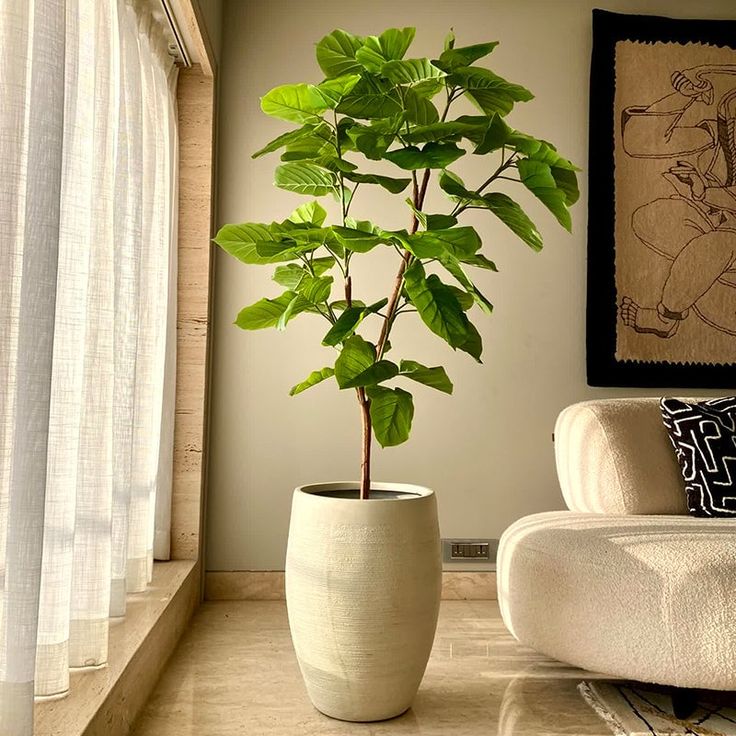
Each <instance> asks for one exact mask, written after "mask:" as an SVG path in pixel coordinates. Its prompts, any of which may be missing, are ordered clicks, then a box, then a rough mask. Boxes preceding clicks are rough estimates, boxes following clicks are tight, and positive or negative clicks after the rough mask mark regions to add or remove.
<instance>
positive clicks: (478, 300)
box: [215, 28, 578, 498]
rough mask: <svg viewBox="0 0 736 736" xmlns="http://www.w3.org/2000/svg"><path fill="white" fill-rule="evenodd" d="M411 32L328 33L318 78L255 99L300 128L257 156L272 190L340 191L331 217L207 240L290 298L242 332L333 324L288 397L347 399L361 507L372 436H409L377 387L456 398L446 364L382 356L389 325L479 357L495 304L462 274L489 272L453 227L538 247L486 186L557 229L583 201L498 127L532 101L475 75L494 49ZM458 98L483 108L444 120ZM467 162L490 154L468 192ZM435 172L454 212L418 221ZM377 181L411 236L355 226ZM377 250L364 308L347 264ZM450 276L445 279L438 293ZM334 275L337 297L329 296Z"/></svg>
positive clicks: (569, 174) (405, 400) (249, 311)
mask: <svg viewBox="0 0 736 736" xmlns="http://www.w3.org/2000/svg"><path fill="white" fill-rule="evenodd" d="M414 33H415V29H414V28H402V29H398V28H391V29H389V30H386V31H384V32H383V33H381V35H380V36H367V37H365V38H364V37H360V36H356V35H353V34H350V33H347V32H346V31H342V30H335V31H333V32H332V33H330V34H328V35H327V36H325V37H324V38H323V39H322V40H321V41H320V42H319V43H318V44H317V62H318V63H319V66H320V68H321V69H322V72H323V73H324V75H325V79H324V80H323V81H322V82H320V83H319V84H307V83H300V84H286V85H283V86H280V87H276V88H275V89H272V90H271V91H270V92H268V93H267V94H266V95H265V97H263V98H262V100H261V108H262V110H263V112H265V113H266V114H267V115H271V116H273V117H276V118H280V119H281V120H285V121H287V122H289V123H292V124H294V125H295V126H296V127H295V128H294V129H293V130H290V131H289V132H287V133H284V134H283V135H280V136H278V137H277V138H275V139H274V140H272V141H271V142H270V143H268V144H267V145H266V146H264V147H263V148H262V149H261V150H260V151H257V152H256V153H255V154H253V156H254V158H255V157H258V156H263V155H264V154H267V153H273V152H276V151H282V153H281V161H282V163H281V164H280V165H279V166H277V167H276V171H275V184H276V186H278V187H280V188H282V189H285V190H287V191H290V192H296V193H298V194H302V195H305V196H308V197H310V198H313V197H317V198H319V197H326V196H331V197H334V198H335V199H336V200H337V201H338V202H339V206H340V217H339V221H338V222H337V223H334V224H327V223H326V220H327V212H326V211H325V209H324V208H323V207H322V206H321V205H320V204H319V202H318V201H316V200H312V201H309V202H307V203H305V204H303V205H301V206H300V207H298V208H297V209H296V210H295V211H294V212H292V213H291V215H289V217H287V218H286V219H285V220H284V221H283V222H273V223H271V224H261V223H245V224H239V225H225V226H224V227H223V228H222V229H221V230H220V231H219V233H218V234H217V237H216V238H215V242H216V243H217V244H218V245H219V246H220V247H221V248H223V249H224V250H225V251H227V252H228V253H229V254H231V255H232V256H234V257H235V258H237V259H239V260H240V261H243V262H244V263H247V264H257V265H272V264H278V265H276V266H275V271H274V274H273V280H274V281H275V282H276V283H277V284H279V285H280V286H281V287H283V288H284V289H285V291H283V293H282V294H281V295H279V296H277V297H275V298H264V299H261V300H259V301H257V302H256V303H255V304H252V305H250V306H248V307H245V308H244V309H243V310H242V311H241V312H240V314H239V315H238V317H237V320H236V322H235V323H236V324H237V325H238V326H239V327H241V328H243V329H245V330H258V329H263V328H266V327H275V328H277V329H279V330H283V329H285V328H286V326H287V325H288V324H289V322H291V320H293V319H294V318H295V317H297V315H300V314H313V315H317V316H318V317H320V318H322V319H324V320H326V321H327V322H329V329H328V330H327V332H326V334H325V336H324V339H323V340H322V344H323V345H326V346H331V347H333V348H335V349H336V351H337V358H336V360H335V362H334V364H333V365H330V366H326V367H324V368H321V369H320V370H316V371H314V372H313V373H310V374H309V375H308V376H307V377H306V378H305V379H304V380H303V381H302V382H301V383H298V384H296V385H295V386H294V387H293V388H292V389H291V394H292V395H295V394H299V393H301V392H303V391H306V390H307V389H309V388H312V387H313V386H316V385H317V384H319V383H322V382H323V381H329V380H332V379H334V380H335V381H336V382H337V385H338V387H339V388H340V389H342V390H346V389H351V390H353V391H355V394H356V395H357V399H358V403H359V406H360V410H361V417H362V428H363V442H362V445H363V446H362V463H361V498H368V496H369V492H370V460H371V443H372V433H373V434H375V437H376V439H377V440H378V442H379V443H380V444H381V446H383V447H388V446H392V445H398V444H401V443H402V442H404V441H406V439H407V438H408V437H409V432H410V430H411V424H412V418H413V416H414V403H413V399H412V395H411V394H410V393H409V392H408V391H406V390H405V389H404V388H400V387H394V386H389V385H387V382H388V381H390V380H392V379H396V378H399V379H409V380H410V381H416V382H419V383H422V384H424V385H426V386H430V387H432V388H434V389H437V390H438V391H443V392H445V393H448V394H449V393H452V383H451V381H450V379H449V377H448V375H447V373H446V372H445V369H444V368H443V367H441V366H434V367H427V366H424V365H422V364H420V363H418V362H417V361H415V360H399V361H398V362H395V361H392V360H389V359H388V358H387V357H386V355H387V353H388V351H389V349H390V346H391V345H390V342H389V338H390V336H391V329H392V327H393V325H394V324H395V322H396V320H397V318H398V317H399V316H401V315H404V314H407V313H416V315H417V316H418V318H419V319H420V320H421V321H422V322H423V323H424V324H425V325H426V326H427V327H428V328H429V329H430V330H431V331H432V332H433V333H434V334H436V335H438V336H439V337H441V338H442V339H443V340H445V341H446V342H447V343H448V344H449V345H450V347H452V348H453V349H454V350H461V351H463V352H465V353H468V354H469V355H470V356H472V357H473V358H474V359H475V360H477V361H478V362H480V358H481V352H482V349H483V347H482V342H481V336H480V334H479V333H478V330H477V329H476V328H475V327H474V326H473V324H472V322H471V321H470V319H469V318H468V311H469V310H470V309H471V308H472V307H478V308H479V309H480V310H481V311H483V312H485V313H486V314H490V312H491V310H492V305H491V302H490V301H489V300H488V299H487V298H486V297H485V296H484V295H483V294H482V293H481V291H480V289H478V287H477V286H476V285H475V283H474V282H473V277H472V275H471V272H472V269H476V268H481V269H489V270H491V271H495V270H496V266H495V265H494V264H493V262H492V261H490V260H489V259H488V258H486V257H485V256H484V255H483V254H482V253H481V252H480V249H481V239H480V236H479V235H478V233H477V232H476V230H475V229H474V228H472V227H469V226H467V225H461V224H459V219H460V217H461V216H462V215H463V213H465V212H467V211H468V210H472V209H480V210H487V211H488V212H489V213H490V214H491V215H492V216H494V217H496V218H498V219H499V220H500V221H501V222H502V223H504V224H505V225H506V226H507V227H508V228H509V230H510V231H511V232H512V233H514V234H515V235H516V236H518V237H519V238H520V239H521V240H522V241H523V242H524V243H526V245H528V246H529V247H530V248H532V249H533V250H535V251H538V250H540V249H541V248H542V238H541V236H540V234H539V231H538V230H537V228H536V226H535V225H534V223H533V222H532V221H531V219H530V218H529V217H528V216H527V215H526V213H525V212H524V211H523V210H522V208H521V207H520V206H519V204H518V203H517V202H516V201H515V200H514V199H512V198H511V197H510V196H508V195H507V194H505V193H503V192H500V191H492V190H491V185H492V184H494V182H498V181H499V180H507V179H510V180H512V181H515V182H518V184H519V187H520V188H521V189H522V190H526V191H528V192H529V193H530V194H531V195H533V196H535V197H537V198H538V199H539V200H540V201H541V202H542V203H543V204H544V205H545V207H547V209H549V210H550V212H551V213H552V214H553V215H554V217H555V218H556V219H557V221H558V222H559V223H560V225H562V226H563V227H564V228H566V229H567V230H570V229H571V220H570V213H569V211H568V208H569V207H570V206H571V205H573V204H574V203H575V201H576V200H577V198H578V187H577V180H576V175H575V172H576V170H577V169H576V167H575V166H573V164H571V163H570V161H568V160H567V159H565V158H563V157H562V156H560V154H558V153H557V150H556V149H555V147H554V146H553V145H552V144H551V143H548V142H546V141H543V140H540V139H537V138H534V137H533V136H530V135H527V134H525V133H521V132H519V131H518V130H514V129H513V128H512V127H510V126H509V124H508V123H507V122H506V120H505V116H506V115H507V114H508V113H510V112H511V110H512V109H513V107H514V105H515V104H516V103H517V102H527V101H528V100H531V99H532V94H531V92H529V90H527V89H525V88H524V87H522V86H520V85H518V84H513V83H511V82H508V81H506V80H505V79H503V78H502V77H500V76H498V75H497V74H495V73H494V72H492V71H490V70H489V69H486V68H484V67H480V66H477V65H476V62H478V61H479V60H480V59H482V58H484V57H485V56H487V55H488V54H490V53H491V52H492V51H493V49H494V48H495V47H496V45H497V43H496V42H490V43H482V44H476V45H473V46H466V47H463V48H458V47H456V46H455V37H454V34H452V33H450V34H449V35H448V37H447V39H446V40H445V44H444V50H443V52H442V53H441V54H440V56H439V58H438V59H434V60H431V61H430V60H429V59H425V58H421V59H415V58H404V57H405V55H406V53H407V51H408V49H409V46H410V44H411V42H412V40H413V39H414ZM462 97H465V98H466V99H467V100H469V101H470V102H471V103H473V105H474V106H475V107H476V108H477V109H478V114H475V115H461V116H459V117H457V118H455V119H449V117H448V115H449V112H450V108H451V107H452V105H453V103H454V102H456V101H457V100H459V99H460V98H462ZM437 105H439V107H438V106H437ZM469 152H470V153H472V154H474V155H476V156H489V157H491V158H492V160H493V163H492V164H491V165H489V169H488V176H487V178H486V179H485V181H483V182H482V183H480V184H478V185H477V186H472V185H471V186H469V185H466V184H465V183H464V182H463V180H462V179H461V178H460V176H458V174H457V173H455V171H454V170H451V169H450V167H451V166H454V165H455V164H456V163H457V162H459V160H460V159H461V158H462V157H463V156H466V155H467V154H468V153H469ZM373 161H384V162H386V161H387V162H390V163H391V164H393V165H394V167H395V168H396V175H395V176H384V175H383V174H375V173H370V163H371V162H373ZM359 165H360V167H361V168H360V169H359ZM366 165H367V166H368V171H365V170H364V169H363V167H364V166H366ZM433 173H434V174H435V182H436V184H438V185H439V187H440V188H441V189H442V190H443V191H444V192H445V194H446V195H447V197H448V199H449V202H450V204H449V211H448V212H446V213H441V214H438V213H430V212H427V211H425V207H424V203H425V198H426V195H427V189H428V186H429V184H430V180H431V179H432V175H433ZM372 186H378V187H382V188H383V189H385V190H386V191H387V192H388V193H389V195H393V196H396V197H402V198H403V199H405V200H406V204H407V206H408V214H409V216H410V225H409V228H408V229H406V230H385V229H383V228H382V227H381V225H380V224H378V223H376V222H375V221H373V220H362V219H357V214H356V211H357V207H358V205H357V204H356V201H357V194H358V190H359V189H360V188H364V187H372ZM507 188H508V185H507ZM407 191H408V192H409V193H410V196H408V197H407V195H406V192H407ZM361 214H363V213H361ZM377 247H388V248H393V249H394V250H395V251H396V254H397V261H398V270H397V273H396V277H395V279H394V281H393V284H392V286H391V289H390V292H389V294H388V296H387V297H386V298H384V299H381V300H380V301H378V302H376V303H374V304H365V303H364V302H362V301H359V300H358V299H356V298H355V296H354V294H355V290H354V287H353V282H352V277H351V262H352V260H353V259H354V258H355V257H356V256H361V255H363V254H366V253H368V252H369V251H371V250H373V249H374V248H377ZM430 271H432V272H430ZM447 276H449V277H451V279H452V281H453V282H454V283H446V282H445V281H444V280H443V279H444V278H446V277H447ZM336 279H337V280H339V281H340V282H341V286H342V288H341V291H342V294H340V295H339V296H337V295H336V294H335V293H333V292H334V291H335V290H336V289H335V287H336V284H335V281H336ZM415 318H416V317H415ZM371 322H373V323H376V322H377V324H374V325H371V326H372V327H374V329H375V333H377V337H375V338H374V339H373V340H369V339H367V338H365V337H363V336H361V335H360V334H359V330H360V331H363V330H364V329H367V328H368V327H369V325H370V323H371ZM375 333H374V334H375ZM395 351H396V348H395V347H394V352H395Z"/></svg>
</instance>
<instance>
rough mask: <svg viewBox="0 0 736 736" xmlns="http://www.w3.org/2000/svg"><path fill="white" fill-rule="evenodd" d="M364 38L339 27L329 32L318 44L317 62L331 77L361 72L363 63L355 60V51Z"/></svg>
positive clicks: (361, 44) (326, 74)
mask: <svg viewBox="0 0 736 736" xmlns="http://www.w3.org/2000/svg"><path fill="white" fill-rule="evenodd" d="M363 43H364V39H363V38H361V37H360V36H354V35H353V34H352V33H347V32H346V31H342V30H340V29H337V30H335V31H332V33H328V34H327V35H326V36H325V37H324V38H323V39H322V40H321V41H320V42H319V43H318V44H317V63H318V64H319V66H320V69H322V71H323V72H324V73H325V76H326V77H327V78H329V79H332V78H334V77H340V76H344V75H346V74H356V73H357V74H360V72H361V71H363V68H362V67H361V65H360V64H359V63H358V62H357V61H356V60H355V52H356V51H357V50H358V49H359V48H361V47H362V46H363Z"/></svg>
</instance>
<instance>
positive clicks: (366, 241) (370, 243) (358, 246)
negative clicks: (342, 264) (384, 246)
mask: <svg viewBox="0 0 736 736" xmlns="http://www.w3.org/2000/svg"><path fill="white" fill-rule="evenodd" d="M332 231H333V232H334V234H335V237H336V238H337V240H338V242H339V243H340V245H342V246H343V247H344V248H347V249H348V250H352V251H356V252H357V253H367V252H368V251H369V250H372V249H373V248H375V247H376V246H377V245H378V244H379V243H380V242H382V240H381V237H380V236H378V235H376V234H375V233H373V232H370V231H367V230H355V229H353V228H350V227H340V226H338V225H336V226H335V227H333V228H332Z"/></svg>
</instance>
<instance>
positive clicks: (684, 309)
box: [618, 65, 736, 338]
mask: <svg viewBox="0 0 736 736" xmlns="http://www.w3.org/2000/svg"><path fill="white" fill-rule="evenodd" d="M670 83H671V87H672V91H670V92H669V93H668V94H667V95H665V96H664V97H662V98H661V99H659V100H656V101H655V102H653V103H651V104H650V105H648V106H641V105H639V106H631V107H626V108H625V109H624V110H623V112H622V120H621V122H622V143H623V149H624V151H625V153H626V154H627V155H628V156H630V157H632V158H638V159H661V160H663V161H666V162H669V164H670V165H669V166H668V168H666V169H665V170H663V171H662V172H661V176H662V177H663V178H664V179H665V180H666V181H667V182H669V184H670V185H671V186H672V187H673V189H674V192H673V194H672V195H671V196H670V197H662V198H659V199H654V200H652V201H650V202H647V203H646V204H643V205H641V206H640V207H638V208H637V209H636V210H634V212H633V213H632V215H631V228H632V231H633V232H634V234H635V235H636V237H637V238H638V240H639V241H640V242H641V243H642V244H643V245H644V246H646V247H647V248H649V249H651V250H652V251H654V252H655V253H656V254H657V255H659V256H661V257H662V258H664V259H666V260H667V261H669V267H668V268H667V275H666V278H665V280H664V283H658V284H652V291H651V301H648V302H647V303H646V304H641V305H640V304H637V303H636V302H635V301H634V300H633V299H632V298H631V297H629V296H624V297H623V298H622V299H621V302H620V304H619V305H618V306H619V317H620V319H621V320H622V322H623V324H624V325H626V326H627V327H630V328H632V329H634V330H635V331H636V332H639V333H644V334H650V335H654V336H656V337H658V338H670V337H672V336H673V335H675V334H676V333H677V329H678V327H679V326H680V324H681V323H682V322H683V321H684V320H686V319H688V318H690V319H692V317H691V313H693V312H694V313H695V315H697V317H699V318H700V319H701V320H702V321H703V322H705V323H707V324H708V325H710V326H711V327H713V328H715V329H716V330H719V331H720V332H722V333H725V334H729V335H733V336H736V65H705V66H698V67H694V68H692V69H686V70H683V71H675V72H674V73H673V74H672V76H671V78H670ZM716 100H717V103H716ZM714 103H715V104H714ZM714 114H715V119H713V116H714Z"/></svg>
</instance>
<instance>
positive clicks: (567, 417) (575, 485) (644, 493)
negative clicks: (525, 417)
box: [555, 398, 687, 514]
mask: <svg viewBox="0 0 736 736" xmlns="http://www.w3.org/2000/svg"><path fill="white" fill-rule="evenodd" d="M555 458H556V461H557V475H558V477H559V479H560V486H561V488H562V494H563V496H564V497H565V502H566V503H567V506H568V508H569V509H570V510H571V511H582V512H593V513H603V514H686V513H687V503H686V496H685V485H684V481H683V479H682V475H681V473H680V468H679V466H678V464H677V460H676V458H675V452H674V450H673V448H672V444H671V443H670V439H669V437H668V436H667V430H666V429H665V428H664V425H663V424H662V417H661V414H660V411H659V399H655V398H636V399H598V400H595V401H584V402H582V403H579V404H573V405H572V406H568V407H567V409H564V410H563V411H562V413H561V414H560V416H559V417H558V419H557V424H556V426H555Z"/></svg>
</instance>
